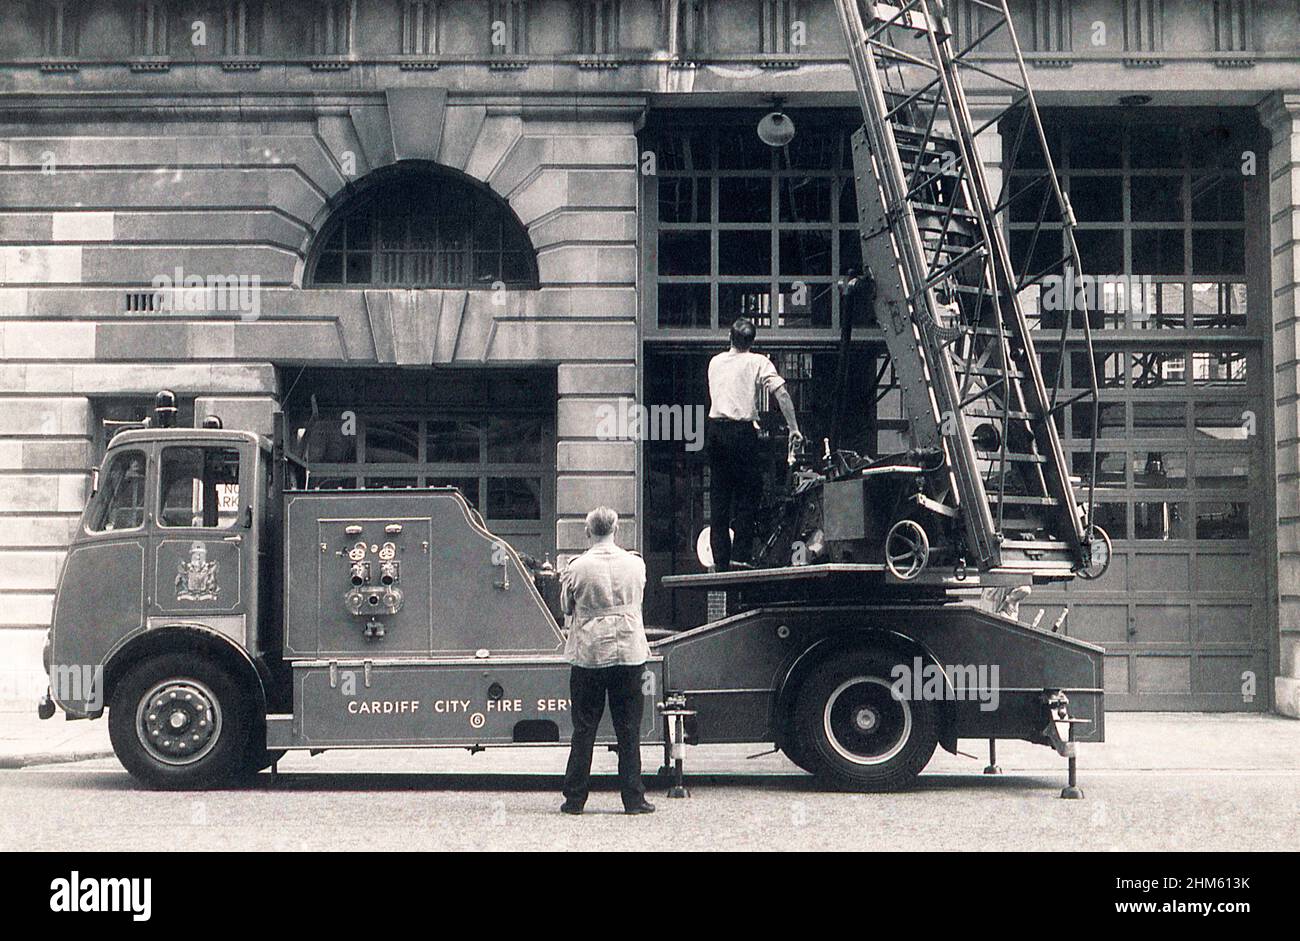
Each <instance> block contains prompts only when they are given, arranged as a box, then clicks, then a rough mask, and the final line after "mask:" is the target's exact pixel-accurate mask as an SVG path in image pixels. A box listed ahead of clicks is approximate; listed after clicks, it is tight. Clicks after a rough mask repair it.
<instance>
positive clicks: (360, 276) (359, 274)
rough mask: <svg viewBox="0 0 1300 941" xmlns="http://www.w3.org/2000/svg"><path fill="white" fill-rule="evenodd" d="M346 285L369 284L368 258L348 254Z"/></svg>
mask: <svg viewBox="0 0 1300 941" xmlns="http://www.w3.org/2000/svg"><path fill="white" fill-rule="evenodd" d="M347 280H348V284H368V283H369V282H370V256H369V255H363V254H357V253H355V252H349V253H348V272H347Z"/></svg>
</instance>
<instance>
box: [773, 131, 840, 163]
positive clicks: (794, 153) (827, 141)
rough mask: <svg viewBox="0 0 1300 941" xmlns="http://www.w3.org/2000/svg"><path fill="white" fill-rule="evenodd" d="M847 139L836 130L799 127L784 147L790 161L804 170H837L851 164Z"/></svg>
mask: <svg viewBox="0 0 1300 941" xmlns="http://www.w3.org/2000/svg"><path fill="white" fill-rule="evenodd" d="M849 150H850V148H849V139H848V137H847V136H845V135H844V134H842V133H840V132H839V131H838V130H834V131H819V130H816V129H813V128H805V127H802V126H801V127H800V128H799V130H798V133H796V134H795V136H794V140H792V141H790V143H789V145H788V146H787V148H786V151H787V153H789V155H790V163H791V164H793V165H794V166H796V167H799V168H800V169H804V170H838V169H840V168H843V167H851V166H852V165H853V157H852V155H851V154H850V153H849Z"/></svg>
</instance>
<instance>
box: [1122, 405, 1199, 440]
mask: <svg viewBox="0 0 1300 941" xmlns="http://www.w3.org/2000/svg"><path fill="white" fill-rule="evenodd" d="M1186 434H1187V406H1186V404H1185V403H1183V402H1134V403H1133V437H1134V438H1182V437H1184V436H1185V435H1186Z"/></svg>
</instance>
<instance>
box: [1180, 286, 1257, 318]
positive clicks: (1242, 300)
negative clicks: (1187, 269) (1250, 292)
mask: <svg viewBox="0 0 1300 941" xmlns="http://www.w3.org/2000/svg"><path fill="white" fill-rule="evenodd" d="M1192 322H1193V324H1194V325H1195V326H1197V327H1242V326H1245V324H1246V285H1245V284H1242V283H1240V282H1233V283H1219V282H1215V281H1198V282H1197V283H1195V284H1193V285H1192Z"/></svg>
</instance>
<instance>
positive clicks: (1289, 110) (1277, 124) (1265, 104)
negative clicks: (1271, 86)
mask: <svg viewBox="0 0 1300 941" xmlns="http://www.w3.org/2000/svg"><path fill="white" fill-rule="evenodd" d="M1259 120H1260V123H1261V124H1263V125H1264V127H1266V128H1268V132H1269V134H1270V135H1272V138H1273V141H1274V142H1275V143H1276V142H1278V141H1279V140H1281V138H1282V137H1286V136H1290V135H1291V134H1292V133H1294V131H1293V127H1294V125H1295V122H1296V121H1297V120H1300V90H1297V91H1277V92H1274V93H1273V94H1271V95H1269V96H1268V97H1267V98H1265V99H1264V100H1263V101H1262V102H1260V104H1259Z"/></svg>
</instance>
